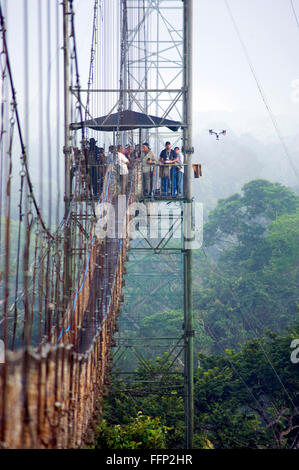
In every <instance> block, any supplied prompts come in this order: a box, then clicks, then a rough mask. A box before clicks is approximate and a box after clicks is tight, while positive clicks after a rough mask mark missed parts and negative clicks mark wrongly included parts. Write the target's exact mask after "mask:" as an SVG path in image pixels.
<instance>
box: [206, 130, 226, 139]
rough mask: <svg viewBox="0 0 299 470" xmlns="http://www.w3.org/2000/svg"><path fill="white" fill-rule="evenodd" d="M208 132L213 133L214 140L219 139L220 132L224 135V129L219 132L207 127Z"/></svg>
mask: <svg viewBox="0 0 299 470" xmlns="http://www.w3.org/2000/svg"><path fill="white" fill-rule="evenodd" d="M209 134H210V135H213V134H215V136H216V140H219V136H220V135H221V134H223V135H226V130H225V129H223V130H222V131H221V132H219V131H218V132H215V131H214V130H213V129H209Z"/></svg>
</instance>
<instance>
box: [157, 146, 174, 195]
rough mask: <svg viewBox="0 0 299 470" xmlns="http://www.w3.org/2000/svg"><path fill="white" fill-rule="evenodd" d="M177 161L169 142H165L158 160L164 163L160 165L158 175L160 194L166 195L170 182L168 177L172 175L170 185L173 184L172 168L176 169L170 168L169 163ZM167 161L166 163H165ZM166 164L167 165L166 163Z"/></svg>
mask: <svg viewBox="0 0 299 470" xmlns="http://www.w3.org/2000/svg"><path fill="white" fill-rule="evenodd" d="M176 161H177V157H176V155H175V153H174V150H172V148H171V143H170V142H165V149H163V150H162V152H161V153H160V162H161V163H163V164H165V167H164V166H160V177H161V196H162V197H167V196H168V188H169V183H170V177H172V187H174V185H175V181H174V179H175V174H174V173H173V170H174V171H176V169H175V168H171V170H170V165H169V164H170V163H171V164H172V163H175V162H176ZM167 163H168V164H167ZM166 164H167V165H166ZM172 192H173V191H172Z"/></svg>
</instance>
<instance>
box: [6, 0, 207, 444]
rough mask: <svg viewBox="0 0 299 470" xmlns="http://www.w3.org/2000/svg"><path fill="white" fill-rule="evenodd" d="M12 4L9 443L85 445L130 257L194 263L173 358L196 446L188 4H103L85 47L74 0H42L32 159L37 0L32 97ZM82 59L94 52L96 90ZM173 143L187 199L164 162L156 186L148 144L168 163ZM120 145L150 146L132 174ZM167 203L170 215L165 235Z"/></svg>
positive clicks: (120, 0) (186, 270) (26, 24)
mask: <svg viewBox="0 0 299 470" xmlns="http://www.w3.org/2000/svg"><path fill="white" fill-rule="evenodd" d="M7 3H8V2H5V1H1V2H0V8H1V10H0V16H1V131H0V132H1V133H0V136H1V141H0V151H1V161H0V165H1V168H0V173H1V177H0V178H1V181H0V184H1V187H0V198H1V199H0V210H1V221H0V223H1V225H0V237H1V238H0V247H1V253H0V254H1V260H0V262H1V279H0V298H1V316H0V328H1V330H0V339H1V344H3V361H2V364H0V397H1V398H0V446H2V447H3V448H78V447H82V446H84V439H85V436H86V433H87V431H88V429H89V428H90V426H91V423H92V420H93V417H94V415H95V414H101V413H102V410H103V399H104V397H105V396H106V395H107V393H108V392H109V381H110V379H109V378H110V374H111V367H112V360H113V347H115V337H114V333H115V332H116V330H117V329H118V317H119V316H120V315H121V311H122V303H123V292H122V288H123V285H124V274H125V272H126V268H125V263H126V262H127V261H128V253H129V252H134V253H135V255H136V256H142V255H143V254H144V253H148V252H150V253H153V254H155V255H156V256H157V257H161V259H162V257H163V256H167V257H169V256H170V255H171V256H175V255H177V256H179V259H180V260H181V261H182V265H183V269H182V272H181V279H180V283H181V284H183V286H184V297H183V309H184V316H185V319H184V329H183V333H182V336H181V337H180V338H176V339H175V341H174V342H172V343H171V344H172V346H171V354H172V357H173V361H174V362H175V361H176V359H178V358H179V357H180V358H181V365H182V364H183V367H182V373H183V374H184V379H185V380H184V402H185V447H186V448H192V445H193V361H194V360H193V335H194V331H193V324H192V306H191V299H192V277H191V269H192V240H193V239H194V236H193V233H194V217H193V216H192V211H193V210H194V209H193V206H192V178H193V176H194V174H195V176H196V177H198V173H199V168H198V165H197V166H196V165H195V166H194V165H193V164H192V154H193V148H192V120H191V115H192V0H185V1H183V2H182V1H181V0H155V1H153V0H113V1H108V0H102V1H101V0H95V1H94V6H93V10H92V15H93V16H92V17H90V20H89V25H90V31H89V33H90V40H91V47H90V48H88V50H83V51H81V50H80V46H81V44H79V43H78V41H77V29H76V28H77V27H78V23H76V19H77V18H76V3H77V2H76V0H63V2H59V1H57V2H51V5H50V2H49V1H48V2H47V4H46V5H45V6H44V7H42V5H41V3H42V2H38V6H37V10H36V18H35V19H34V21H36V25H35V29H36V35H37V38H38V40H37V41H35V47H36V48H37V50H36V57H35V59H36V61H37V73H36V76H35V77H34V79H35V80H36V87H37V96H38V98H37V103H38V104H37V122H36V128H35V131H36V133H37V136H38V137H37V144H36V146H37V151H36V152H35V151H34V150H33V149H32V147H31V146H30V144H29V142H30V133H31V132H32V130H31V128H30V123H29V124H28V122H27V120H26V119H24V116H25V117H26V116H28V115H29V114H30V113H29V111H30V110H29V108H30V100H29V97H28V96H29V90H30V85H29V83H30V81H31V79H32V77H31V75H30V74H31V69H30V60H31V58H30V54H29V52H28V49H29V46H30V42H31V41H32V38H31V37H30V34H29V30H30V21H33V20H32V19H31V20H29V17H30V8H32V6H33V3H32V1H30V0H29V1H27V0H24V2H23V18H22V23H23V30H24V41H23V43H24V53H23V58H24V92H23V93H22V99H23V101H22V100H19V99H18V89H17V87H16V75H15V71H14V63H13V60H12V59H11V57H12V51H11V50H10V47H9V40H8V39H7V38H8V36H9V26H8V24H9V22H8V21H7V18H8V17H9V8H8V5H7ZM43 8H44V9H43ZM46 17H47V19H45V18H46ZM77 20H78V22H79V23H80V18H78V19H77ZM61 25H62V26H63V27H62V28H61ZM55 41H56V42H55ZM54 43H55V44H54ZM53 44H54V45H53ZM45 51H46V52H47V53H46V54H45ZM80 54H82V55H84V56H87V55H88V54H89V70H88V81H87V86H86V87H85V85H84V84H82V83H81V79H80V67H79V65H80V61H79V58H78V57H79V55H80ZM44 70H46V71H47V81H46V82H45V81H44V77H43V72H44ZM54 96H55V99H54ZM62 97H63V99H62ZM53 116H54V121H55V126H54V127H53V124H52V121H53ZM62 116H63V119H62ZM62 121H63V122H62ZM53 129H54V130H53ZM92 138H93V139H95V140H96V141H97V142H100V143H101V145H102V147H101V148H99V147H96V148H97V149H98V151H99V154H100V157H101V156H102V158H103V159H102V161H100V163H99V160H97V162H96V163H94V162H91V155H92V151H91V143H90V142H91V139H92ZM170 138H171V140H172V142H174V145H178V146H179V147H182V149H183V153H184V156H185V163H184V183H183V188H184V192H183V195H182V197H181V198H180V199H178V198H177V197H173V196H172V195H170V194H168V193H166V195H165V194H164V196H163V197H162V193H161V187H160V178H159V167H160V166H162V164H159V163H157V165H156V170H157V171H156V172H155V174H154V175H153V176H152V183H151V184H152V187H151V190H152V192H151V194H146V195H145V194H144V191H143V171H142V161H141V160H140V158H138V156H140V155H138V149H139V151H140V148H141V145H142V143H143V142H149V143H150V146H151V148H152V149H153V151H154V152H155V154H156V155H157V156H159V154H160V151H161V148H163V147H164V143H165V141H166V140H168V139H170ZM125 144H130V145H131V146H132V147H135V145H137V146H138V145H139V146H140V147H136V148H137V150H136V152H137V154H136V155H135V157H136V158H135V159H133V160H132V161H131V164H130V168H129V171H128V177H127V179H126V180H124V179H123V176H124V175H123V174H120V165H119V164H117V162H118V160H117V159H118V158H119V157H118V151H117V148H119V149H120V146H121V145H123V146H124V145H125ZM111 146H113V147H111ZM109 147H110V148H112V150H110V160H109V155H108V154H109V151H108V148H109ZM62 161H63V170H61V167H60V166H61V162H62ZM37 175H38V176H37ZM94 175H96V179H95V176H94ZM62 176H63V177H62ZM54 180H55V184H54V183H53V181H54ZM62 180H63V184H62V183H61V181H62ZM122 181H124V185H122ZM62 186H63V189H61V187H62ZM16 195H17V198H16ZM161 204H162V206H163V204H164V206H163V207H166V206H167V207H168V208H169V207H170V208H171V209H172V212H171V217H170V218H171V224H170V227H168V228H167V229H166V231H165V230H164V231H163V223H164V222H163V217H164V216H163V211H162V215H161V207H162V206H161ZM142 207H145V208H146V210H147V211H148V212H147V215H146V218H145V220H146V222H145V232H144V231H143V229H144V226H143V225H142V222H141V219H140V217H139V218H138V215H139V216H140V212H141V211H142ZM111 214H112V215H113V217H112V218H111ZM132 219H133V223H132ZM168 219H169V215H168V213H167V220H168ZM111 220H112V222H111ZM153 220H154V222H153ZM111 224H112V225H113V227H112V225H111ZM151 224H152V225H151ZM148 226H150V227H151V229H152V228H153V227H154V231H155V235H154V236H151V237H150V236H149V232H148V231H147V228H148ZM107 227H108V229H109V228H110V229H111V230H110V232H109V234H108V232H107V230H108V229H107ZM111 227H112V228H111ZM136 230H137V232H138V234H139V237H138V239H137V240H135V239H134V236H133V235H132V232H134V231H135V232H136ZM103 233H104V235H103ZM175 234H176V237H175V236H174V235H175ZM191 235H192V236H191ZM192 237H193V238H192ZM132 238H133V240H132ZM175 238H176V243H174V239H175ZM195 238H196V237H195ZM164 262H165V258H164ZM144 295H146V293H144ZM137 339H138V338H137ZM140 339H141V338H140ZM166 339H167V338H166ZM169 339H170V338H169ZM121 347H122V343H121V342H120V343H119V344H118V349H117V352H119V351H120V349H121Z"/></svg>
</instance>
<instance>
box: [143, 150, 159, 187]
mask: <svg viewBox="0 0 299 470" xmlns="http://www.w3.org/2000/svg"><path fill="white" fill-rule="evenodd" d="M142 150H143V155H142V157H141V165H142V179H143V195H144V196H149V195H151V194H152V180H153V176H154V174H155V167H154V165H155V164H156V163H158V160H157V157H156V155H155V154H154V152H153V151H152V150H151V148H150V146H149V144H148V143H147V142H144V143H143V144H142Z"/></svg>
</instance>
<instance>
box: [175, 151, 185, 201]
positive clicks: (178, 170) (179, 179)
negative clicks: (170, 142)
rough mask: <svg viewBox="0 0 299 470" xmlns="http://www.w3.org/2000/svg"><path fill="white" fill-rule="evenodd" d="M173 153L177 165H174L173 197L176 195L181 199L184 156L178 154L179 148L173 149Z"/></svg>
mask: <svg viewBox="0 0 299 470" xmlns="http://www.w3.org/2000/svg"><path fill="white" fill-rule="evenodd" d="M174 153H175V154H176V157H177V162H176V163H177V164H176V168H175V170H176V188H175V193H176V194H173V196H175V195H177V196H178V197H181V196H182V195H183V177H184V155H183V153H182V152H180V148H179V147H174Z"/></svg>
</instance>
